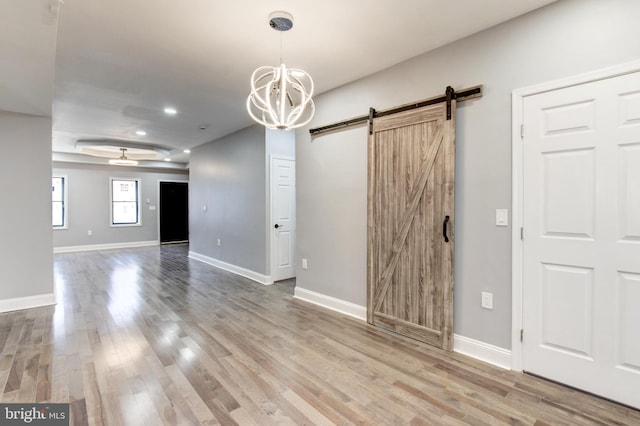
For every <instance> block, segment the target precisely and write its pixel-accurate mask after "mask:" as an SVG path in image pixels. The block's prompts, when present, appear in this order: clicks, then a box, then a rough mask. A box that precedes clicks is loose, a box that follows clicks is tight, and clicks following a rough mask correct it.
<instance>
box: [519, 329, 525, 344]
mask: <svg viewBox="0 0 640 426" xmlns="http://www.w3.org/2000/svg"><path fill="white" fill-rule="evenodd" d="M520 341H521V342H522V341H524V328H521V329H520Z"/></svg>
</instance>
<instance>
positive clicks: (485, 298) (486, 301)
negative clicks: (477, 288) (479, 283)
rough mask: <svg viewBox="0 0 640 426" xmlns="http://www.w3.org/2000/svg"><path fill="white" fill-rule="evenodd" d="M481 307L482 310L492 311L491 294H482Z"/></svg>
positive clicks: (484, 292)
mask: <svg viewBox="0 0 640 426" xmlns="http://www.w3.org/2000/svg"><path fill="white" fill-rule="evenodd" d="M482 307H483V308H484V309H493V293H487V292H486V291H483V292H482Z"/></svg>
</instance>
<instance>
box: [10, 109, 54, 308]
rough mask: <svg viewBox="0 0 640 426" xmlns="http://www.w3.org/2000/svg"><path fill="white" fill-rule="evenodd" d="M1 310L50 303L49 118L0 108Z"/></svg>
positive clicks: (51, 255)
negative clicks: (1, 187)
mask: <svg viewBox="0 0 640 426" xmlns="http://www.w3.org/2000/svg"><path fill="white" fill-rule="evenodd" d="M0 150H1V151H2V156H0V182H2V184H3V188H4V191H3V192H4V196H3V201H2V208H1V209H0V235H2V244H0V312H4V311H9V310H15V309H23V308H30V307H35V306H42V305H47V304H53V303H55V296H54V285H53V251H52V246H53V236H52V230H51V118H48V117H36V116H31V115H25V114H16V113H10V112H5V111H0Z"/></svg>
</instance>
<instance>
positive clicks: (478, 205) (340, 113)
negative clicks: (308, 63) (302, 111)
mask: <svg viewBox="0 0 640 426" xmlns="http://www.w3.org/2000/svg"><path fill="white" fill-rule="evenodd" d="M639 22H640V2H639V1H637V0H608V1H603V0H566V1H560V2H558V3H555V4H552V5H550V6H548V7H545V8H543V9H540V10H538V11H534V12H532V13H530V14H528V15H525V16H523V17H520V18H517V19H515V20H512V21H510V22H507V23H505V24H502V25H499V26H497V27H494V28H491V29H489V30H486V31H484V32H481V33H479V34H476V35H474V36H471V37H468V38H466V39H464V40H461V41H459V42H455V43H453V44H450V45H447V46H444V47H442V48H440V49H437V50H435V51H432V52H429V53H427V54H424V55H421V56H419V57H416V58H414V59H412V60H409V61H407V62H404V63H402V64H399V65H397V66H394V67H392V68H389V69H387V70H385V71H382V72H380V73H377V74H375V75H372V76H370V77H367V78H365V79H362V80H360V81H358V82H355V83H352V84H349V85H346V86H343V87H341V88H339V89H336V90H334V91H332V92H329V93H326V94H323V95H321V96H318V97H317V98H316V106H317V113H316V116H315V118H314V120H313V122H312V123H310V125H309V126H308V127H307V128H305V129H299V130H298V131H297V133H296V154H297V183H298V191H297V197H298V240H297V246H298V258H302V257H306V258H308V261H309V269H308V270H301V269H300V268H298V271H297V272H298V280H297V285H298V286H299V287H301V288H304V289H307V290H311V291H315V292H318V293H321V294H325V295H328V296H332V297H335V298H338V299H342V300H345V301H348V302H352V303H356V304H359V305H365V304H366V205H367V201H366V181H367V174H366V162H367V156H366V140H367V134H366V130H365V129H364V128H362V127H361V128H356V129H352V130H345V131H341V132H337V133H333V134H328V135H325V136H321V137H317V138H315V139H313V140H312V139H311V138H310V136H309V133H308V131H307V130H308V128H309V127H315V126H320V125H324V124H327V123H330V122H334V121H339V120H342V119H345V118H350V117H353V116H357V115H362V114H366V113H367V111H368V108H369V107H371V106H373V107H375V108H377V109H384V108H388V107H391V106H394V105H398V104H402V103H407V102H411V101H414V100H418V99H423V98H427V97H431V96H433V95H436V94H440V93H443V92H444V89H445V87H446V86H447V85H451V86H453V87H454V88H457V89H461V88H465V87H469V86H474V85H476V84H484V90H485V92H484V97H483V98H481V99H477V100H473V101H468V102H464V103H461V104H460V105H459V107H458V117H457V119H458V121H457V141H456V143H457V158H456V167H457V169H456V253H455V262H456V266H455V314H454V315H455V333H457V334H460V335H463V336H466V337H470V338H473V339H477V340H480V341H484V342H487V343H490V344H493V345H496V346H500V347H504V348H510V347H511V338H510V334H511V331H510V330H511V286H512V283H511V242H510V236H511V229H510V228H498V227H496V226H495V209H496V208H509V209H510V207H511V98H510V96H511V92H512V91H513V90H514V89H517V88H521V87H525V86H528V85H532V84H537V83H542V82H546V81H549V80H554V79H559V78H562V77H567V76H571V75H575V74H578V73H584V72H588V71H592V70H595V69H599V68H603V67H607V66H610V65H615V64H618V63H624V62H628V61H632V60H636V59H638V58H640V30H639V28H640V27H639V26H638V23H639ZM298 265H300V262H298ZM482 291H490V292H493V293H494V310H492V311H489V310H483V309H481V308H480V293H481V292H482Z"/></svg>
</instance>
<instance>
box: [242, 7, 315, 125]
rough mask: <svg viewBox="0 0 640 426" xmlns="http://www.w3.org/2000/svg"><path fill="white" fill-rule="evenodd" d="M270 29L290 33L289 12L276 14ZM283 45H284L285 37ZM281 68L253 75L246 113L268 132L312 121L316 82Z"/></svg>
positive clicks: (270, 22)
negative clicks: (314, 83)
mask: <svg viewBox="0 0 640 426" xmlns="http://www.w3.org/2000/svg"><path fill="white" fill-rule="evenodd" d="M269 26H270V27H271V28H273V29H274V30H276V31H280V32H284V31H289V30H290V29H291V28H292V27H293V17H292V16H291V15H290V14H288V13H286V12H273V13H272V14H271V16H269ZM280 37H281V39H280V40H281V43H282V34H281V35H280ZM280 55H281V58H280V66H279V67H270V66H263V67H259V68H258V69H256V70H255V71H254V72H253V74H252V75H251V94H249V97H248V98H247V111H248V112H249V115H250V116H251V118H253V119H254V120H255V121H257V122H258V123H260V124H262V125H263V126H265V127H267V128H269V129H279V130H288V129H295V128H296V127H300V126H304V125H305V124H307V123H308V122H309V121H311V118H312V117H313V114H314V112H315V105H314V104H313V99H311V96H313V80H312V79H311V76H309V74H307V73H306V72H304V71H302V70H298V69H294V68H287V67H286V66H285V64H284V63H282V45H281V46H280Z"/></svg>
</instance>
